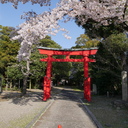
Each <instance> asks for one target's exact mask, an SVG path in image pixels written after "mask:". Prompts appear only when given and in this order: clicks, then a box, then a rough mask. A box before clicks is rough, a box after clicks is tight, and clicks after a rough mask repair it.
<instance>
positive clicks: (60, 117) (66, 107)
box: [33, 89, 96, 128]
mask: <svg viewBox="0 0 128 128" xmlns="http://www.w3.org/2000/svg"><path fill="white" fill-rule="evenodd" d="M58 125H62V128H96V126H95V124H94V123H93V122H92V120H91V119H90V118H89V116H88V115H87V113H86V112H85V109H84V108H83V105H82V103H81V102H80V101H79V99H77V97H76V95H74V92H73V91H72V90H65V89H64V90H62V91H61V93H60V94H59V95H57V96H56V98H55V102H54V103H53V105H52V106H51V107H50V108H49V109H48V110H47V111H46V112H45V114H44V115H42V117H41V118H40V119H39V120H38V121H37V123H36V124H35V126H34V127H33V128H57V127H58Z"/></svg>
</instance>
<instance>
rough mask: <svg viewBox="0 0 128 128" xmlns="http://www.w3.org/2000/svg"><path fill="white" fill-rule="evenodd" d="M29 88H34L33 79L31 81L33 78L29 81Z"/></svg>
mask: <svg viewBox="0 0 128 128" xmlns="http://www.w3.org/2000/svg"><path fill="white" fill-rule="evenodd" d="M29 89H32V81H31V79H30V81H29Z"/></svg>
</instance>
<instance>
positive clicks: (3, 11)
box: [0, 0, 84, 48]
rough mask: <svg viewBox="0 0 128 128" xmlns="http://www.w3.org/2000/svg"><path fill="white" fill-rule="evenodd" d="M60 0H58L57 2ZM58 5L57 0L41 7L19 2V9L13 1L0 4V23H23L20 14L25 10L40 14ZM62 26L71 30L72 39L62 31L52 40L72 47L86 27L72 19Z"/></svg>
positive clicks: (14, 25) (5, 24)
mask: <svg viewBox="0 0 128 128" xmlns="http://www.w3.org/2000/svg"><path fill="white" fill-rule="evenodd" d="M57 1H58V0H56V2H57ZM55 6H56V3H55V0H52V6H51V7H40V6H39V5H31V3H27V4H19V5H18V9H15V8H13V7H12V4H11V3H7V4H0V25H3V26H12V27H16V26H18V25H19V24H21V23H23V22H24V20H21V19H20V16H21V15H22V14H23V13H24V12H28V11H31V10H33V11H35V12H36V13H38V14H40V13H42V12H44V11H46V10H48V9H49V8H54V7H55ZM60 25H61V27H64V28H66V29H67V30H68V31H69V36H71V39H70V40H68V39H66V38H65V37H64V36H63V35H62V32H59V33H58V34H57V35H56V36H51V37H52V40H54V41H55V42H56V43H58V44H59V45H61V46H62V48H71V47H72V46H74V45H75V41H76V38H77V37H79V36H80V34H83V33H84V29H82V28H81V27H78V26H77V25H76V24H75V23H74V21H70V22H68V23H61V24H60Z"/></svg>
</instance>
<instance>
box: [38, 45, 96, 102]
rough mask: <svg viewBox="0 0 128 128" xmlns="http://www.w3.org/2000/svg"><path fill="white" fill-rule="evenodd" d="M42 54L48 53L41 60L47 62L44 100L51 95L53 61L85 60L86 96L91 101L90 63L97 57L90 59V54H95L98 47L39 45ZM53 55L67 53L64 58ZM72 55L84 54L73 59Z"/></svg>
mask: <svg viewBox="0 0 128 128" xmlns="http://www.w3.org/2000/svg"><path fill="white" fill-rule="evenodd" d="M38 50H39V53H40V54H45V55H47V57H46V58H43V59H40V61H44V62H47V69H46V76H45V77H44V83H43V86H44V95H43V101H46V100H47V99H49V98H50V96H51V69H52V62H84V98H85V99H86V100H87V101H91V89H90V84H91V83H90V82H91V80H90V77H89V73H88V63H89V62H95V59H90V58H89V56H90V55H95V54H96V52H97V50H98V48H97V47H93V48H83V49H58V48H47V47H39V48H38ZM53 55H65V56H66V57H65V58H64V59H55V58H52V56H53ZM71 55H80V56H83V58H82V59H71V58H70V56H71Z"/></svg>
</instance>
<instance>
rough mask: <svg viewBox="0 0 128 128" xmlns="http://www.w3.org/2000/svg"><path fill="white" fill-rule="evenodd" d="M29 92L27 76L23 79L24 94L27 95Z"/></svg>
mask: <svg viewBox="0 0 128 128" xmlns="http://www.w3.org/2000/svg"><path fill="white" fill-rule="evenodd" d="M26 92H27V76H25V77H24V79H23V87H22V95H25V94H26Z"/></svg>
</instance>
